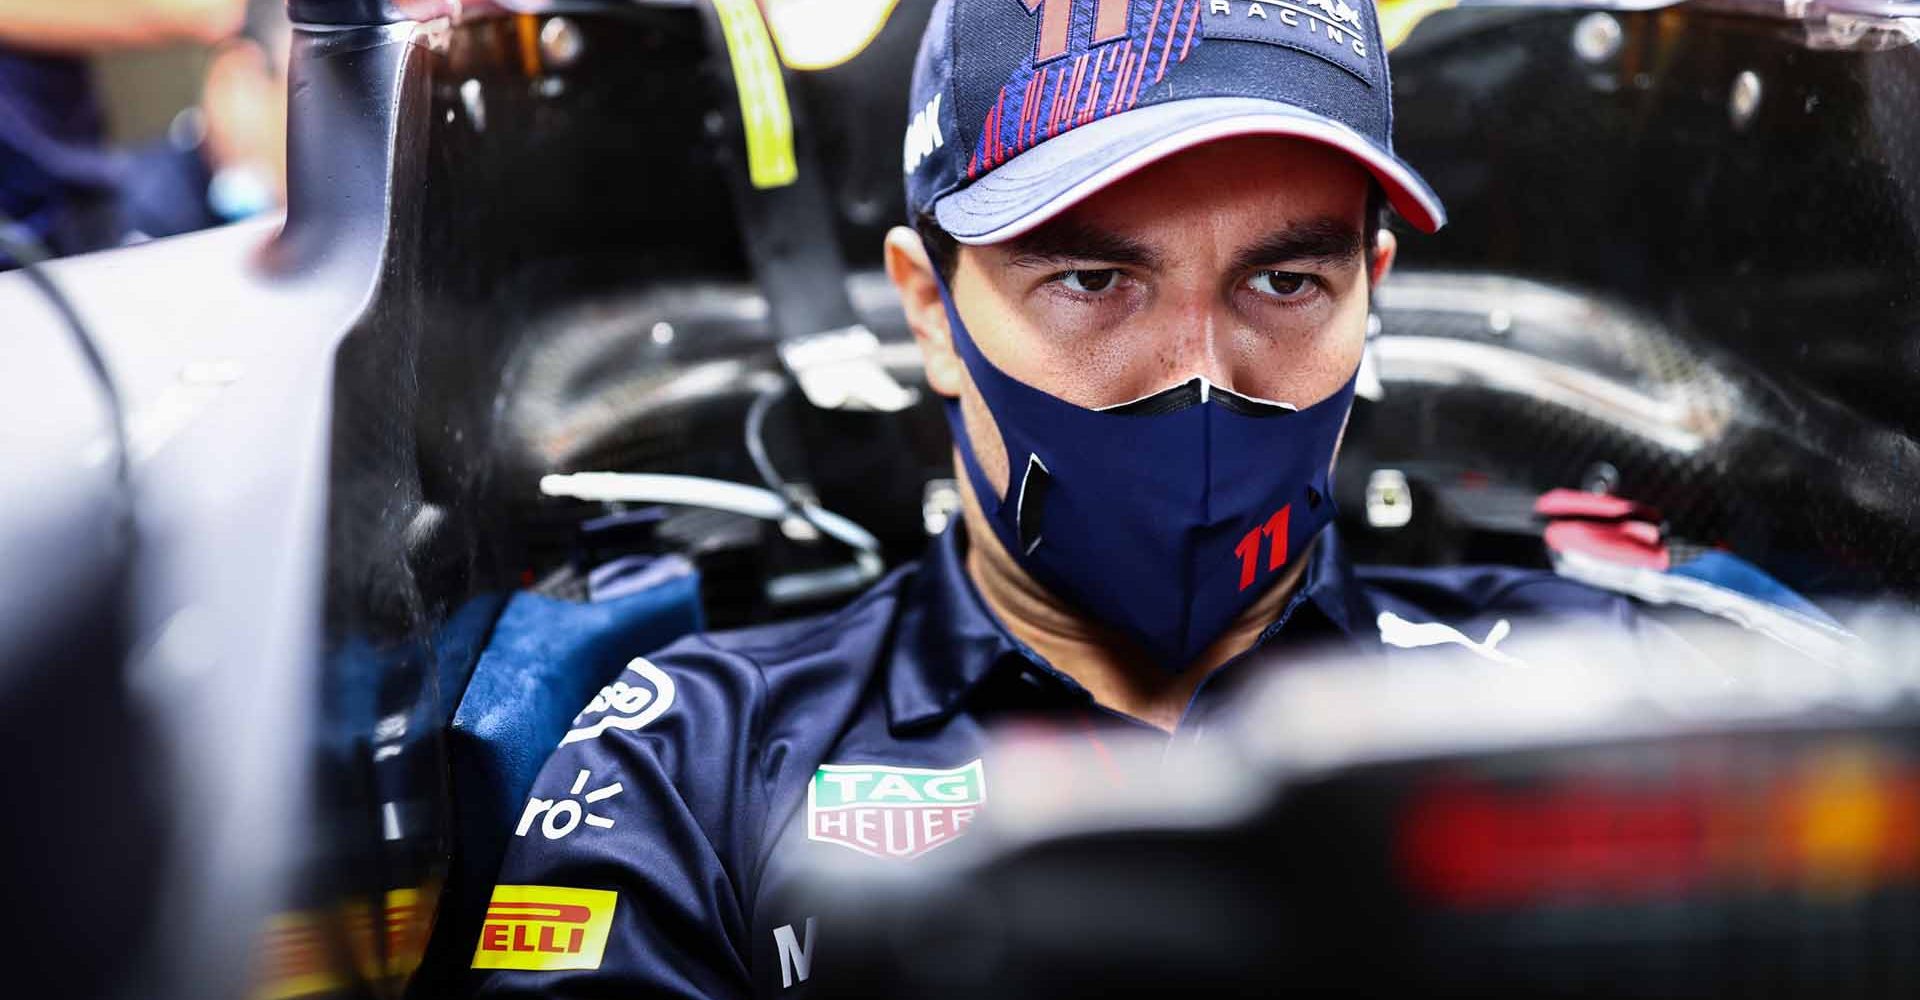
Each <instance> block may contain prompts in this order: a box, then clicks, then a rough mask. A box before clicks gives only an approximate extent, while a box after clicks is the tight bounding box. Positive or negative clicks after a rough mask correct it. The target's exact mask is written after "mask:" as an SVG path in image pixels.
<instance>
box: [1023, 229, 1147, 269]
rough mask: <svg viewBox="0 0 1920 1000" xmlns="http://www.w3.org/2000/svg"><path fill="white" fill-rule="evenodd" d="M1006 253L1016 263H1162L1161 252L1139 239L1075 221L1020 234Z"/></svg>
mask: <svg viewBox="0 0 1920 1000" xmlns="http://www.w3.org/2000/svg"><path fill="white" fill-rule="evenodd" d="M1007 253H1008V257H1007V263H1009V264H1010V265H1012V266H1014V267H1044V266H1047V265H1051V264H1059V263H1062V262H1076V261H1098V262H1100V263H1102V264H1117V265H1121V266H1124V267H1139V268H1147V269H1151V268H1153V267H1154V266H1155V265H1157V264H1159V263H1160V254H1159V253H1157V252H1156V251H1155V250H1154V249H1153V248H1152V247H1150V246H1147V245H1146V244H1144V243H1141V242H1140V241H1138V240H1135V239H1132V238H1129V237H1126V236H1122V235H1120V234H1119V233H1113V232H1108V231H1107V230H1104V229H1097V228H1095V227H1093V226H1089V225H1086V224H1084V223H1080V222H1073V221H1061V222H1054V223H1050V224H1048V225H1044V226H1041V227H1040V228H1038V229H1035V230H1033V231H1032V232H1030V233H1027V234H1025V235H1022V236H1017V237H1015V238H1013V239H1012V240H1010V241H1008V243H1007Z"/></svg>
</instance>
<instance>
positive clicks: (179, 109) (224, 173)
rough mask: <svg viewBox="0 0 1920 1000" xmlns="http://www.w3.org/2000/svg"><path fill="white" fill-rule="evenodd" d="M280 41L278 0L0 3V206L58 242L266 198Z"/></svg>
mask: <svg viewBox="0 0 1920 1000" xmlns="http://www.w3.org/2000/svg"><path fill="white" fill-rule="evenodd" d="M287 38H288V30H287V24H286V18H285V13H284V11H283V9H282V7H281V5H280V3H279V2H278V0H252V2H249V0H0V213H4V214H5V215H6V216H7V217H9V218H11V219H13V220H15V221H16V222H17V223H18V224H20V225H22V226H24V227H25V228H26V229H27V230H29V231H30V233H31V234H32V235H33V236H34V237H36V238H38V239H39V240H40V241H41V242H43V243H45V244H46V245H47V247H48V249H49V250H50V251H51V252H52V253H53V254H55V255H66V254H74V253H85V252H87V251H90V250H99V249H103V248H106V247H112V246H119V245H122V244H124V243H129V242H138V241H140V240H143V239H149V238H153V237H160V236H171V235H175V234H178V233H184V232H190V231H193V230H196V229H202V228H205V227H207V226H211V225H216V224H219V223H221V222H227V221H234V220H237V219H242V218H246V217H248V216H251V215H255V214H258V213H260V212H263V211H268V210H271V209H274V208H276V207H278V206H279V205H280V203H281V202H282V200H283V197H284V180H283V175H284V159H285V156H284V150H285V132H286V71H285V66H286V46H287ZM12 266H14V262H13V261H12V260H11V259H9V258H7V257H6V256H5V255H4V254H0V270H5V269H7V268H10V267H12Z"/></svg>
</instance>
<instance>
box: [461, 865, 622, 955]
mask: <svg viewBox="0 0 1920 1000" xmlns="http://www.w3.org/2000/svg"><path fill="white" fill-rule="evenodd" d="M619 900H620V894H619V893H617V892H609V891H607V890H604V889H562V888H559V887H556V886H546V885H496V886H494V887H493V899H492V901H491V902H489V903H488V904H487V920H486V923H485V925H483V926H482V927H481V928H480V944H479V946H478V947H476V948H475V949H474V951H473V967H474V968H476V969H530V970H534V971H543V970H550V969H598V968H599V967H600V958H601V955H602V954H603V953H604V952H605V951H606V948H607V931H608V930H610V929H611V928H612V927H613V908H614V906H615V905H616V904H617V903H618V902H619Z"/></svg>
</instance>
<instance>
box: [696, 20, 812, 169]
mask: <svg viewBox="0 0 1920 1000" xmlns="http://www.w3.org/2000/svg"><path fill="white" fill-rule="evenodd" d="M712 2H713V8H714V10H715V11H718V12H719V14H720V32H721V34H723V35H725V36H726V39H727V58H728V60H729V61H731V62H732V64H733V83H734V86H735V87H736V88H737V89H738V90H739V91H740V116H741V119H742V121H743V123H744V125H745V127H746V132H747V177H748V178H749V179H750V180H751V181H752V182H753V186H754V187H757V188H777V187H785V186H787V185H788V184H792V183H793V182H794V180H795V179H797V178H798V177H799V176H800V164H799V162H798V161H797V160H795V159H794V155H793V110H792V109H791V108H790V107H788V105H787V83H786V80H785V79H783V78H782V77H781V75H780V57H779V55H778V54H776V53H775V52H774V48H773V39H772V37H771V36H769V35H768V34H767V22H766V21H765V20H764V19H763V18H761V16H760V5H759V4H758V3H756V2H755V0H712Z"/></svg>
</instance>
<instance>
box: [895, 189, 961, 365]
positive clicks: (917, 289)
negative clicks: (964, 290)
mask: <svg viewBox="0 0 1920 1000" xmlns="http://www.w3.org/2000/svg"><path fill="white" fill-rule="evenodd" d="M886 263H887V278H888V279H890V280H891V281H892V282H893V287H894V289H895V290H896V291H898V292H899V293H900V305H901V307H902V308H904V309H905V310H906V313H907V328H908V329H910V330H912V331H913V339H914V340H915V341H917V342H918V343H919V344H920V357H921V360H922V361H923V362H925V364H926V368H927V386H928V388H931V389H932V390H933V391H934V392H937V393H939V394H940V395H942V396H947V397H955V396H958V395H960V387H961V386H962V385H963V384H965V381H966V372H965V369H964V368H963V367H962V366H961V362H960V356H959V355H957V354H955V353H954V352H953V335H952V331H951V330H949V329H948V327H947V309H946V306H945V305H944V304H943V303H942V302H941V301H940V285H939V284H938V282H937V281H936V279H935V277H934V273H933V261H932V260H931V259H929V258H928V256H927V248H926V246H925V244H923V243H921V242H920V234H919V233H916V232H914V231H913V230H911V229H908V228H907V227H905V226H895V227H893V228H892V229H891V230H889V231H888V232H887V243H886Z"/></svg>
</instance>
